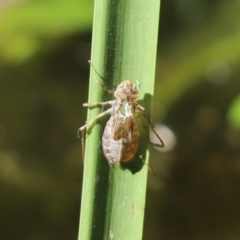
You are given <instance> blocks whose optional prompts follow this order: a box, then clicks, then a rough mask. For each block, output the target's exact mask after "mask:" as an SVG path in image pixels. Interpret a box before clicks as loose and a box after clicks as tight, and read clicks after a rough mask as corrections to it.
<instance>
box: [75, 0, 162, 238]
mask: <svg viewBox="0 0 240 240" xmlns="http://www.w3.org/2000/svg"><path fill="white" fill-rule="evenodd" d="M159 9H160V0H141V1H139V0H113V1H109V0H96V1H95V7H94V23H93V40H92V56H91V61H92V63H93V65H94V67H95V68H96V70H97V73H98V74H99V80H100V81H101V82H102V83H104V84H105V85H106V86H107V87H108V88H110V89H114V87H116V86H117V85H118V84H119V83H120V82H122V81H123V80H126V79H129V80H131V81H133V82H135V81H136V80H137V81H139V82H140V84H141V88H140V99H141V100H142V101H141V104H142V105H143V106H144V107H146V108H147V109H148V110H150V100H151V97H152V94H153V89H154V75H155V64H156V49H157V36H158V21H159ZM110 97H111V99H112V96H110V95H109V94H108V93H106V92H104V91H103V89H102V88H101V87H100V86H99V84H97V82H96V79H95V76H94V73H93V71H91V81H90V88H89V102H90V103H94V102H101V101H106V100H107V99H106V98H108V99H109V98H110ZM101 111H102V109H101V108H96V109H91V110H89V111H88V121H89V120H90V119H93V118H94V117H95V116H97V115H98V114H99V113H100V112H101ZM105 120H107V119H105ZM104 126H105V121H103V120H101V121H98V122H97V123H96V124H95V126H93V127H92V128H91V132H90V131H89V130H88V136H87V141H86V152H85V162H84V178H83V190H82V204H81V216H80V230H79V238H78V239H79V240H88V239H111V238H112V239H115V240H119V239H123V240H125V239H134V240H135V239H136V240H137V239H142V229H143V219H144V207H145V196H146V182H147V173H148V168H147V167H146V166H145V165H144V164H142V159H141V158H140V157H139V156H140V155H142V156H143V158H144V160H145V161H148V155H149V154H148V151H147V147H146V144H147V137H146V133H145V132H144V131H143V133H142V132H141V135H140V147H139V151H138V153H137V155H136V157H135V159H133V160H132V161H131V163H130V165H129V166H127V167H126V169H122V168H120V167H119V166H110V165H109V164H108V162H107V160H106V159H105V158H104V156H103V154H102V147H101V136H102V131H103V128H104Z"/></svg>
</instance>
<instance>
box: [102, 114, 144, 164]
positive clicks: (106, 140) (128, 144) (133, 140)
mask: <svg viewBox="0 0 240 240" xmlns="http://www.w3.org/2000/svg"><path fill="white" fill-rule="evenodd" d="M116 121H117V123H116ZM119 121H122V128H121V127H119ZM129 122H131V129H129V128H125V127H124V126H126V125H128V124H129ZM116 125H117V126H118V128H117V129H116ZM126 130H127V131H126ZM116 135H117V136H118V139H116ZM113 136H115V139H114V137H113ZM138 139H139V134H138V129H137V126H136V124H135V123H134V121H133V119H132V118H131V119H128V120H126V121H125V120H124V119H123V118H114V117H111V118H110V119H109V120H108V122H107V124H106V127H105V129H104V133H103V137H102V146H103V152H104V155H105V157H106V158H107V159H108V161H109V162H110V163H116V164H118V165H121V164H122V163H126V162H128V161H130V160H131V159H132V158H133V157H134V156H135V155H136V152H137V150H138Z"/></svg>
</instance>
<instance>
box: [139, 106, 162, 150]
mask: <svg viewBox="0 0 240 240" xmlns="http://www.w3.org/2000/svg"><path fill="white" fill-rule="evenodd" d="M137 109H138V110H140V112H141V113H142V115H143V116H144V118H145V119H146V120H147V122H148V124H149V126H150V128H151V130H152V131H153V132H154V134H155V135H156V137H157V138H158V139H159V141H160V143H161V144H157V143H153V142H151V140H150V138H149V135H148V131H147V127H146V125H145V124H144V123H143V121H142V120H141V119H140V117H138V116H137V119H138V120H139V121H140V122H141V124H142V126H143V128H144V129H145V132H146V134H147V136H148V140H149V142H150V144H152V145H153V146H156V147H164V142H163V140H162V139H161V138H160V137H159V135H158V134H157V133H156V131H155V129H154V125H153V124H152V122H151V121H150V116H149V115H148V116H147V115H146V110H145V108H144V107H142V106H141V105H137Z"/></svg>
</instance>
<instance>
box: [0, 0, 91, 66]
mask: <svg viewBox="0 0 240 240" xmlns="http://www.w3.org/2000/svg"><path fill="white" fill-rule="evenodd" d="M92 7H93V1H90V0H81V1H78V0H69V1H68V0H57V1H56V0H48V1H37V0H33V1H27V2H23V3H21V4H18V5H13V6H12V7H8V8H6V9H4V10H2V12H1V21H0V36H1V37H0V53H1V54H0V60H1V59H2V60H7V61H10V62H21V61H24V60H27V59H29V58H30V57H31V56H32V55H33V54H34V53H35V52H36V51H38V50H39V49H40V48H41V47H42V46H43V43H46V40H47V39H50V38H59V37H64V36H68V35H70V34H75V33H78V32H83V31H86V30H90V28H91V24H92ZM44 40H45V41H44Z"/></svg>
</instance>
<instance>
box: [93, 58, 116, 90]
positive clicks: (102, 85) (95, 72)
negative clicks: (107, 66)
mask: <svg viewBox="0 0 240 240" xmlns="http://www.w3.org/2000/svg"><path fill="white" fill-rule="evenodd" d="M88 62H89V64H90V65H91V67H92V68H93V70H94V76H95V79H96V81H97V82H98V84H99V85H100V86H101V88H102V89H104V90H105V91H106V92H108V93H114V90H111V89H109V88H108V87H106V86H105V85H104V84H102V83H101V82H100V81H99V80H98V78H97V70H96V68H95V67H94V66H93V64H92V62H91V60H88Z"/></svg>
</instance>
